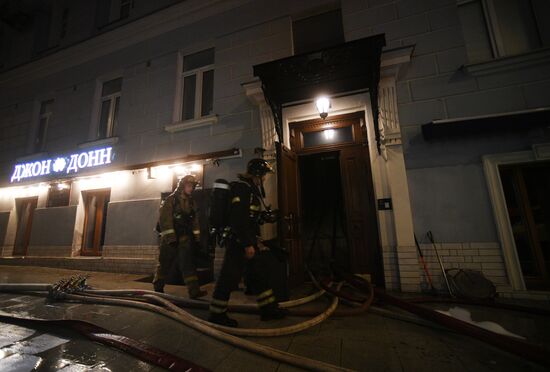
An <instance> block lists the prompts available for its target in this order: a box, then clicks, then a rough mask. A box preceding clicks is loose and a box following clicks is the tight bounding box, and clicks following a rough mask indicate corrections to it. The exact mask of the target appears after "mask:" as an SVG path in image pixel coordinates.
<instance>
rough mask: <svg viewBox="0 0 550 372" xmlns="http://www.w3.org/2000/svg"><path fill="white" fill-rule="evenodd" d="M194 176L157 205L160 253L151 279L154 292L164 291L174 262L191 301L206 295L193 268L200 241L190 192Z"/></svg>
mask: <svg viewBox="0 0 550 372" xmlns="http://www.w3.org/2000/svg"><path fill="white" fill-rule="evenodd" d="M196 185H197V181H196V179H195V177H193V176H191V175H188V176H185V177H183V178H182V179H180V180H179V182H178V186H177V187H176V190H174V192H173V193H172V194H170V195H169V196H168V197H167V198H166V200H164V201H163V202H162V204H161V206H160V213H159V225H160V226H159V227H160V236H161V243H160V254H159V263H158V265H157V270H156V273H155V278H154V280H153V286H154V289H155V291H157V292H164V284H165V280H166V277H167V276H168V272H169V270H170V267H171V266H172V263H173V262H174V261H176V262H177V266H178V268H179V270H180V272H181V273H182V274H183V280H184V282H185V285H186V286H187V291H188V294H189V297H190V298H199V297H202V296H205V295H206V294H207V293H206V291H203V290H201V289H200V287H199V278H198V277H197V271H196V267H195V257H194V253H193V251H194V249H193V248H194V245H195V244H198V242H199V241H200V228H199V221H198V216H197V214H196V213H195V203H194V201H193V198H192V197H191V193H192V192H193V190H194V189H195V187H196Z"/></svg>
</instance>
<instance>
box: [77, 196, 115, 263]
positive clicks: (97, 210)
mask: <svg viewBox="0 0 550 372" xmlns="http://www.w3.org/2000/svg"><path fill="white" fill-rule="evenodd" d="M110 196H111V190H110V189H109V190H94V191H86V192H85V193H84V194H83V197H84V233H83V235H82V251H81V255H82V256H101V252H102V250H103V243H104V241H105V226H106V225H107V208H108V207H109V200H110Z"/></svg>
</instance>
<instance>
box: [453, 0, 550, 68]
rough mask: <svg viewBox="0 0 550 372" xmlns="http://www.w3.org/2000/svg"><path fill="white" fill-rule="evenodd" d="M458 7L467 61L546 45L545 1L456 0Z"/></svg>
mask: <svg viewBox="0 0 550 372" xmlns="http://www.w3.org/2000/svg"><path fill="white" fill-rule="evenodd" d="M458 10H459V15H460V20H461V23H462V30H463V34H464V40H465V42H466V50H467V53H468V59H469V60H470V62H481V61H487V60H489V59H492V58H500V57H505V56H511V55H517V54H522V53H526V52H529V51H531V50H534V49H538V48H541V47H543V46H547V45H550V27H549V26H548V25H547V24H545V23H543V19H542V18H543V15H544V14H550V2H548V1H547V0H459V1H458Z"/></svg>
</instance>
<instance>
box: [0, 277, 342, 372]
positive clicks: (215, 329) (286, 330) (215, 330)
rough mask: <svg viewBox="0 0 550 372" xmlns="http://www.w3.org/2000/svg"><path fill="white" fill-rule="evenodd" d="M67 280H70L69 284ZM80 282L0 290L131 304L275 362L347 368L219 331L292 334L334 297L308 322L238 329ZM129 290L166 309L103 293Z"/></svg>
mask: <svg viewBox="0 0 550 372" xmlns="http://www.w3.org/2000/svg"><path fill="white" fill-rule="evenodd" d="M71 282H73V283H72V284H71ZM82 282H83V280H82V278H77V279H76V280H75V279H69V280H68V281H65V282H64V283H58V284H56V285H53V286H52V285H43V284H2V285H0V291H16V292H21V291H23V292H28V291H30V292H37V291H38V292H40V291H45V290H47V291H48V292H49V293H50V295H51V296H53V297H54V298H55V299H58V300H68V301H77V302H83V303H94V304H106V305H121V306H132V307H136V308H139V309H143V310H149V311H153V312H156V313H159V314H162V315H164V316H167V317H169V318H171V319H174V320H176V321H178V322H180V323H183V324H185V325H187V326H189V327H191V328H193V329H195V330H198V331H199V332H202V333H204V334H207V335H209V336H211V337H214V338H216V339H218V340H220V341H223V342H226V343H229V344H231V345H233V346H236V347H239V348H242V349H245V350H248V351H251V352H254V353H256V354H259V355H263V356H265V357H268V358H271V359H274V360H277V361H279V362H283V363H287V364H291V365H294V366H297V367H301V368H305V369H309V370H315V371H349V370H348V369H345V368H341V367H338V366H335V365H331V364H328V363H324V362H321V361H317V360H313V359H309V358H306V357H301V356H298V355H294V354H291V353H288V352H285V351H280V350H277V349H274V348H271V347H268V346H264V345H260V344H258V343H255V342H252V341H249V340H245V339H242V338H239V337H236V336H234V335H231V334H229V333H226V332H223V330H227V331H231V332H232V333H237V334H239V335H252V336H264V335H270V336H276V335H284V334H290V333H295V332H298V331H300V330H303V329H306V328H309V327H311V326H313V325H315V324H318V323H319V322H321V321H322V320H324V319H326V318H327V317H328V316H330V314H331V313H332V312H334V310H335V309H336V307H337V305H338V297H333V300H332V303H331V306H330V307H329V308H328V309H327V310H326V311H325V312H324V313H322V314H320V315H318V316H317V317H316V318H314V319H311V320H310V321H307V322H303V323H301V324H298V325H295V326H289V327H283V328H279V329H271V330H257V329H254V330H246V329H238V328H228V327H221V326H217V325H213V324H211V323H208V322H206V321H204V320H202V319H200V318H197V317H195V316H193V315H191V314H190V313H188V312H187V311H184V310H182V309H180V308H179V307H177V306H175V305H174V304H172V303H171V302H170V301H168V300H167V299H165V298H163V297H167V296H166V295H163V297H161V296H158V295H159V294H157V293H156V292H152V293H150V292H151V291H114V292H111V293H109V292H110V291H99V292H100V293H102V295H99V293H97V292H96V293H86V290H85V286H83V285H82ZM71 287H73V288H71ZM74 287H77V288H76V289H75V288H74ZM340 287H341V284H340V285H339V286H338V288H340ZM132 292H133V294H135V295H138V298H140V297H142V298H144V299H146V300H153V301H155V302H157V303H160V304H162V305H164V306H167V307H168V309H170V310H168V309H166V308H163V307H160V306H156V305H153V304H150V303H147V302H143V301H137V300H130V299H121V298H110V297H109V296H106V295H105V294H106V293H109V294H116V295H121V294H123V293H125V294H129V293H132ZM75 293H80V294H75ZM321 294H322V293H321ZM321 294H319V292H318V293H315V294H313V295H311V296H308V297H307V300H306V299H300V300H297V301H290V302H289V303H285V304H284V305H285V306H287V307H288V306H295V305H301V304H303V303H306V302H308V301H311V300H314V299H316V298H318V297H319V296H320V295H321ZM168 297H170V296H168ZM198 302H200V301H198ZM195 303H196V302H195ZM220 328H221V330H220ZM250 331H254V332H250ZM134 354H135V353H134ZM138 356H139V355H138ZM149 361H150V360H149Z"/></svg>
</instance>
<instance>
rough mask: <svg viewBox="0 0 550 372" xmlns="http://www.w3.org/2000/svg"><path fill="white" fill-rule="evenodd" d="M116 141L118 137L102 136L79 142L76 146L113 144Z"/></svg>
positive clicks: (85, 147) (80, 147) (83, 147)
mask: <svg viewBox="0 0 550 372" xmlns="http://www.w3.org/2000/svg"><path fill="white" fill-rule="evenodd" d="M117 143H118V137H108V138H102V139H98V140H93V141H88V142H82V143H79V144H78V148H79V149H87V148H90V147H96V146H105V145H115V144H117Z"/></svg>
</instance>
